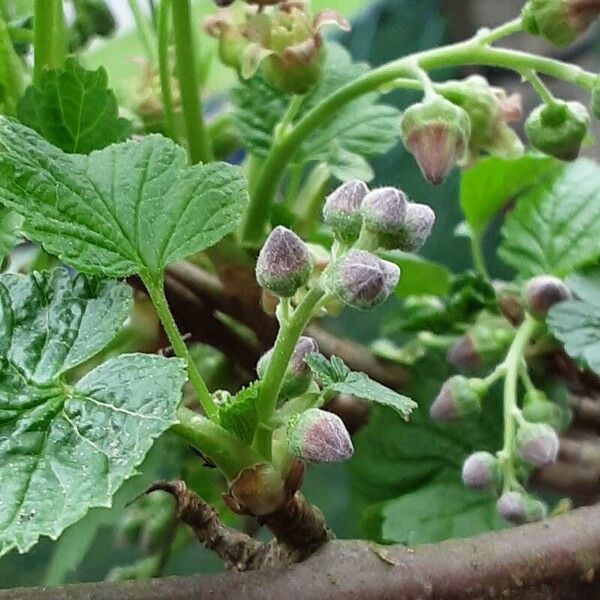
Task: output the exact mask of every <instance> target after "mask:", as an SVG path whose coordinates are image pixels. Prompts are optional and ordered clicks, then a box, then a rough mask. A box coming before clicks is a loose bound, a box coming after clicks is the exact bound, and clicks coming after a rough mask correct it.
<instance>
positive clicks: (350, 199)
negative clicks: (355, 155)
mask: <svg viewBox="0 0 600 600" xmlns="http://www.w3.org/2000/svg"><path fill="white" fill-rule="evenodd" d="M368 192H369V188H368V187H367V185H366V184H365V183H364V182H363V181H359V180H355V181H348V182H346V183H344V184H342V185H341V186H339V187H338V188H337V189H335V190H334V191H333V192H332V193H331V194H330V195H329V196H327V199H326V200H325V206H324V207H323V221H324V222H325V224H326V225H329V226H330V227H331V229H332V230H333V233H334V235H335V237H336V238H338V239H339V240H341V241H343V242H347V243H352V242H354V241H356V240H357V239H358V236H359V234H360V228H361V226H362V215H361V212H360V207H361V204H362V202H363V199H364V197H365V196H366V195H367V193H368Z"/></svg>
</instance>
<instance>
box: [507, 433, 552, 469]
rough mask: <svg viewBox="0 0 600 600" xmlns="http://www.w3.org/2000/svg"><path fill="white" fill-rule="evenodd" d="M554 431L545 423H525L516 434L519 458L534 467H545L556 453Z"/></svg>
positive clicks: (550, 462)
mask: <svg viewBox="0 0 600 600" xmlns="http://www.w3.org/2000/svg"><path fill="white" fill-rule="evenodd" d="M558 446H559V441H558V436H557V435H556V431H554V429H552V427H550V425H546V424H545V423H527V424H525V425H523V426H522V427H520V429H519V432H518V434H517V449H518V451H519V454H520V456H521V458H522V459H523V460H524V461H525V462H528V463H529V464H531V465H533V466H535V467H545V466H547V465H551V464H552V463H553V462H555V461H556V457H557V455H558Z"/></svg>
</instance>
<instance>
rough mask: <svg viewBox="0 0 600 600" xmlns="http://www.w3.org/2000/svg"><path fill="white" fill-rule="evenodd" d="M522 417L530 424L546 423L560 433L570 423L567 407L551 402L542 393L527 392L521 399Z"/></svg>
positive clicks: (536, 391)
mask: <svg viewBox="0 0 600 600" xmlns="http://www.w3.org/2000/svg"><path fill="white" fill-rule="evenodd" d="M523 417H525V419H526V420H527V421H529V422H530V423H546V424H547V425H550V427H552V428H553V429H555V430H557V431H561V430H563V429H564V428H565V427H566V426H567V425H568V423H569V421H570V411H569V409H568V408H567V407H565V406H561V405H560V404H557V403H556V402H552V401H551V400H550V399H549V398H548V397H547V396H546V394H544V392H542V391H540V390H529V391H527V392H526V393H525V396H524V397H523Z"/></svg>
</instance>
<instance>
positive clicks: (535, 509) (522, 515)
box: [496, 492, 547, 525]
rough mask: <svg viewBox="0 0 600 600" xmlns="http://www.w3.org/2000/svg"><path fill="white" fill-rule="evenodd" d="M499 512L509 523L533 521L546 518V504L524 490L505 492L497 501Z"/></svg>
mask: <svg viewBox="0 0 600 600" xmlns="http://www.w3.org/2000/svg"><path fill="white" fill-rule="evenodd" d="M496 509H497V511H498V514H499V515H500V516H501V517H502V518H503V519H504V520H506V521H508V522H509V523H515V524H517V525H519V524H521V523H532V522H533V521H540V520H541V519H544V518H546V515H547V510H546V505H545V504H544V503H543V502H540V501H539V500H536V499H535V498H532V497H531V496H529V495H527V494H525V493H523V492H504V494H502V496H500V498H499V499H498V502H496Z"/></svg>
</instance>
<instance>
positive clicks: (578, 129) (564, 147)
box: [525, 101, 590, 161]
mask: <svg viewBox="0 0 600 600" xmlns="http://www.w3.org/2000/svg"><path fill="white" fill-rule="evenodd" d="M589 124H590V116H589V114H588V111H587V109H586V108H585V106H583V104H580V103H579V102H562V101H556V102H555V103H554V104H542V105H540V106H538V107H537V108H536V109H534V110H533V111H532V113H531V114H530V115H529V117H528V118H527V121H526V123H525V131H526V132H527V137H528V139H529V142H530V143H531V145H532V146H533V147H534V148H537V149H538V150H540V151H541V152H543V153H544V154H548V155H549V156H554V157H556V158H558V159H560V160H565V161H573V160H575V159H576V158H577V157H578V156H579V151H580V149H581V144H582V143H583V140H584V138H585V135H586V133H587V130H588V127H589Z"/></svg>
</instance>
